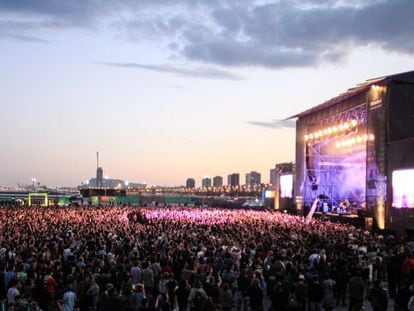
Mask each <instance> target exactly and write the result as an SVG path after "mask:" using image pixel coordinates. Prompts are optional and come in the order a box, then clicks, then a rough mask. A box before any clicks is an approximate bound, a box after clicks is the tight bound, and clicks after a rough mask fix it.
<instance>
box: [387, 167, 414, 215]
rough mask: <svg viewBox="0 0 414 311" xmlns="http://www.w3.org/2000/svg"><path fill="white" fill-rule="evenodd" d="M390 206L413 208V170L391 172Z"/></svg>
mask: <svg viewBox="0 0 414 311" xmlns="http://www.w3.org/2000/svg"><path fill="white" fill-rule="evenodd" d="M392 197H393V198H392V206H393V207H396V208H414V169H409V170H398V171H394V172H392Z"/></svg>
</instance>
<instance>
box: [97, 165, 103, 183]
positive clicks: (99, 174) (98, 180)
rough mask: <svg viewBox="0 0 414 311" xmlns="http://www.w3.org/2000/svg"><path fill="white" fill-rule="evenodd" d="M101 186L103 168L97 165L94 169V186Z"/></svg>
mask: <svg viewBox="0 0 414 311" xmlns="http://www.w3.org/2000/svg"><path fill="white" fill-rule="evenodd" d="M102 187H103V169H102V167H98V168H97V169H96V188H102Z"/></svg>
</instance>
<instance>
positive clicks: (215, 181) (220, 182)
mask: <svg viewBox="0 0 414 311" xmlns="http://www.w3.org/2000/svg"><path fill="white" fill-rule="evenodd" d="M221 186H223V177H221V176H215V177H214V178H213V187H221Z"/></svg>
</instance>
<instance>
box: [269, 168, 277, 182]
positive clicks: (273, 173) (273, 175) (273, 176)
mask: <svg viewBox="0 0 414 311" xmlns="http://www.w3.org/2000/svg"><path fill="white" fill-rule="evenodd" d="M269 182H270V184H271V185H272V186H275V185H276V169H275V168H272V169H270V180H269Z"/></svg>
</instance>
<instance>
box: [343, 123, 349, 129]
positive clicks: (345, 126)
mask: <svg viewBox="0 0 414 311" xmlns="http://www.w3.org/2000/svg"><path fill="white" fill-rule="evenodd" d="M348 128H349V123H348V122H345V123H344V129H346V130H347V129H348Z"/></svg>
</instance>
